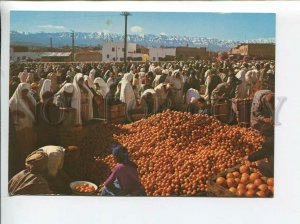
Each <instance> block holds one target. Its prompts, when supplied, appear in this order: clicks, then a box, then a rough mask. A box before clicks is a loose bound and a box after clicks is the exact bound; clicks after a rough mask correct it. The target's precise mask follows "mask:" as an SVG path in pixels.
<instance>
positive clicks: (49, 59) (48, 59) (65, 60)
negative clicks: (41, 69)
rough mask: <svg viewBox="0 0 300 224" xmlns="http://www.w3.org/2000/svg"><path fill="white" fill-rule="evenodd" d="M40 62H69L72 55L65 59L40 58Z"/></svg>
mask: <svg viewBox="0 0 300 224" xmlns="http://www.w3.org/2000/svg"><path fill="white" fill-rule="evenodd" d="M41 61H42V62H71V61H72V55H70V56H66V57H42V59H41Z"/></svg>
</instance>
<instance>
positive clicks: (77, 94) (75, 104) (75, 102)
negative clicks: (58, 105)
mask: <svg viewBox="0 0 300 224" xmlns="http://www.w3.org/2000/svg"><path fill="white" fill-rule="evenodd" d="M81 78H83V74H82V73H77V74H76V75H75V77H74V80H73V86H74V92H73V97H72V102H71V106H72V108H75V109H76V120H75V123H76V124H82V119H81V91H80V86H79V84H78V80H79V79H81ZM82 86H83V88H84V89H85V90H86V91H87V92H88V94H89V102H90V103H89V112H90V114H89V117H88V119H92V118H93V103H92V98H93V93H92V92H91V90H90V89H89V88H88V87H87V86H86V85H85V83H84V82H83V85H82Z"/></svg>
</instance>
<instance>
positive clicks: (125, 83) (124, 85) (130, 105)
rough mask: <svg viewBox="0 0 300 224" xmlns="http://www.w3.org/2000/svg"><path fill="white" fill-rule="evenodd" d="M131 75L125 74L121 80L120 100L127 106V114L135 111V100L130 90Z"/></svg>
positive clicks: (131, 89)
mask: <svg viewBox="0 0 300 224" xmlns="http://www.w3.org/2000/svg"><path fill="white" fill-rule="evenodd" d="M132 80H133V75H132V74H131V73H126V74H125V75H124V77H123V79H122V80H121V91H120V100H121V101H122V102H123V103H126V104H127V112H128V111H131V110H133V109H135V107H136V98H135V94H134V91H133V88H132Z"/></svg>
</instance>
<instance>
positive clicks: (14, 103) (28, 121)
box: [9, 82, 36, 130]
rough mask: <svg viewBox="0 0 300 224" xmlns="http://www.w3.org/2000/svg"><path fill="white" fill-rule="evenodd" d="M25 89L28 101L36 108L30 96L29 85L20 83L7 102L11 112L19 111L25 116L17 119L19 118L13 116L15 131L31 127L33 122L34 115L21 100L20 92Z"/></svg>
mask: <svg viewBox="0 0 300 224" xmlns="http://www.w3.org/2000/svg"><path fill="white" fill-rule="evenodd" d="M25 89H27V90H28V93H27V96H28V98H29V100H30V101H31V102H32V104H33V105H34V107H35V106H36V101H35V99H34V98H33V96H32V95H31V94H30V84H29V83H24V82H23V83H20V84H19V85H18V87H17V89H16V91H15V92H14V94H13V95H12V97H11V98H10V100H9V109H10V110H11V111H12V112H15V111H21V112H23V113H24V114H25V117H24V118H22V117H19V116H14V125H15V127H16V130H21V129H23V128H27V127H29V128H30V127H32V126H33V123H34V121H35V115H34V113H33V112H32V111H31V110H30V108H29V107H28V105H27V104H26V103H25V101H24V100H23V98H22V91H23V90H25Z"/></svg>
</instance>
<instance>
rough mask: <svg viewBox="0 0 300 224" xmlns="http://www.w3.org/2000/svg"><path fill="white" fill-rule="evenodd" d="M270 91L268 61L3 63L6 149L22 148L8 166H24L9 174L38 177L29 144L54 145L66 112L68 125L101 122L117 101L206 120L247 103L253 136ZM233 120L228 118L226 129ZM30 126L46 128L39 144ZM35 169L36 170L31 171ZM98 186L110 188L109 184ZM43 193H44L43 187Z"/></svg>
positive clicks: (263, 120) (264, 121)
mask: <svg viewBox="0 0 300 224" xmlns="http://www.w3.org/2000/svg"><path fill="white" fill-rule="evenodd" d="M274 88H275V64H274V62H273V61H253V62H236V61H229V60H227V61H217V62H212V61H186V62H182V61H178V62H177V61H176V62H155V63H152V62H136V63H128V64H127V66H125V65H124V63H100V64H95V63H11V65H10V83H9V97H10V100H9V113H10V135H11V136H12V139H15V140H16V141H12V142H11V144H12V145H14V144H17V146H16V147H17V148H18V147H22V149H23V150H18V153H19V155H18V156H17V157H18V162H16V160H13V163H19V164H23V163H24V161H26V167H24V164H23V168H26V170H27V171H26V172H25V171H22V172H23V173H21V174H22V175H23V176H22V175H21V174H20V173H18V174H17V175H21V176H22V177H21V179H22V178H27V177H24V175H25V176H27V175H32V169H33V170H39V172H40V171H41V172H43V171H44V167H45V166H44V165H43V164H44V162H46V159H45V158H44V157H47V156H45V154H47V153H45V152H42V151H43V150H42V151H41V150H39V152H38V153H34V154H32V151H33V149H32V147H33V145H32V144H30V143H32V142H37V143H38V144H36V146H35V147H37V148H39V149H42V148H43V147H45V146H46V145H59V144H60V141H59V133H58V132H57V131H56V127H57V126H58V125H60V124H61V123H62V122H63V120H64V114H65V113H66V112H67V113H68V112H69V113H70V114H71V112H70V111H73V114H74V124H75V125H84V124H86V123H88V122H89V121H90V120H92V119H94V118H100V117H102V116H103V111H104V110H103V107H104V105H106V106H107V105H108V106H109V105H113V104H119V103H125V104H126V111H127V114H132V113H135V111H138V110H142V111H146V113H147V114H155V113H159V112H161V111H163V110H165V109H167V108H168V109H172V110H179V111H188V112H191V113H198V114H207V115H214V114H213V110H212V109H213V108H214V106H215V105H217V104H219V103H220V102H231V100H232V99H249V98H252V99H253V102H252V108H251V121H250V125H251V127H252V128H255V129H257V130H259V131H261V130H265V129H268V128H273V118H274V91H275V89H274ZM232 110H233V111H234V107H232ZM234 112H236V111H234ZM233 114H234V113H233ZM234 122H236V121H235V119H234V117H233V118H232V119H231V123H234ZM37 125H44V126H45V127H46V129H47V130H49V131H48V132H47V133H46V136H45V137H44V138H41V137H39V136H38V137H36V134H37V133H36V132H38V131H36V130H37V129H35V128H34V127H35V126H37ZM51 130H52V131H51ZM38 134H39V135H43V134H44V135H45V133H40V132H38ZM24 139H26V141H24ZM41 139H47V141H43V140H41ZM71 148H72V147H71ZM119 151H120V149H119ZM119 151H118V152H119ZM121 151H122V150H121ZM28 155H30V156H28ZM118 158H119V157H118ZM119 159H120V158H119ZM33 161H34V162H33ZM31 163H32V164H33V165H28V164H31ZM36 163H37V164H38V165H37V166H38V168H32V167H35V164H36ZM11 166H12V164H11ZM131 166H132V167H135V166H134V165H132V164H131ZM28 167H30V168H28ZM17 171H18V172H19V171H20V169H19V170H17ZM125 173H126V172H125ZM12 174H13V175H14V174H16V171H14V172H12ZM11 177H12V175H11ZM14 178H15V177H14ZM18 179H20V177H18ZM15 182H16V181H13V182H12V185H13V186H14V187H13V189H16V187H15ZM39 183H44V181H41V182H39ZM106 183H108V185H107V186H108V188H109V186H110V188H111V189H112V187H111V186H112V184H111V183H112V179H111V180H108V181H107V182H106ZM17 188H18V189H19V188H20V186H18V187H17ZM106 190H107V189H106ZM107 191H108V190H107ZM112 191H113V190H112ZM12 192H15V190H13V191H12ZM44 193H49V192H48V188H47V186H46V187H45V192H44Z"/></svg>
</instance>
